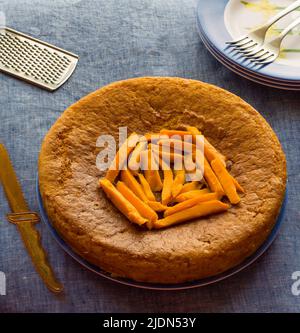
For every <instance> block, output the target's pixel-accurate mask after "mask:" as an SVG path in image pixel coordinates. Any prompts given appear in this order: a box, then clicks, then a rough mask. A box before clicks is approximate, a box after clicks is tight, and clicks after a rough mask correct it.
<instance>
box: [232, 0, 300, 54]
mask: <svg viewBox="0 0 300 333" xmlns="http://www.w3.org/2000/svg"><path fill="white" fill-rule="evenodd" d="M298 7H300V0H297V1H295V2H293V3H292V4H291V5H289V6H288V7H286V8H285V9H283V10H282V11H280V12H279V13H278V14H277V15H275V16H273V17H272V18H270V19H269V20H268V21H267V22H266V23H265V24H263V25H262V26H260V27H258V28H256V29H254V30H251V31H250V32H249V34H247V35H244V36H242V37H240V38H239V39H237V40H234V41H230V42H226V44H229V46H234V47H235V48H234V50H238V51H239V52H238V53H240V52H242V53H243V52H245V51H247V50H249V49H253V48H254V47H259V46H261V45H262V44H263V43H264V41H265V37H266V33H267V31H268V30H269V28H270V27H271V26H272V25H273V24H274V23H276V22H277V21H279V20H280V19H281V18H282V17H284V16H285V15H287V14H289V13H290V12H292V11H293V10H295V9H297V8H298Z"/></svg>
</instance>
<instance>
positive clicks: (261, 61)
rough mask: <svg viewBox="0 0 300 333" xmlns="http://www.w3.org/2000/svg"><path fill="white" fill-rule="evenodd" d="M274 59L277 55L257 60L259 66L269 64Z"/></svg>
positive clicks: (272, 54)
mask: <svg viewBox="0 0 300 333" xmlns="http://www.w3.org/2000/svg"><path fill="white" fill-rule="evenodd" d="M274 57H275V54H274V53H271V54H269V55H268V56H266V57H265V58H263V59H259V60H257V63H259V64H267V63H269V62H270V61H272V60H271V59H272V58H274ZM274 60H275V59H274Z"/></svg>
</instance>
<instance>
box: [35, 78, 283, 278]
mask: <svg viewBox="0 0 300 333" xmlns="http://www.w3.org/2000/svg"><path fill="white" fill-rule="evenodd" d="M185 124H189V125H192V126H196V127H198V128H199V129H200V130H201V131H202V132H203V134H204V135H205V136H206V137H207V138H208V139H209V141H210V142H211V143H212V144H213V145H214V146H215V147H216V148H217V149H218V150H219V151H220V152H222V153H223V154H224V155H226V156H227V158H228V159H229V161H231V163H232V167H231V171H230V172H231V174H232V175H233V176H234V177H236V179H237V180H238V181H239V183H240V184H241V185H242V186H243V188H244V189H245V191H246V193H245V194H244V195H243V197H242V200H241V202H240V203H239V204H238V205H236V206H232V207H231V209H229V210H228V211H226V212H225V213H222V214H218V215H213V216H210V217H207V218H201V219H199V220H193V221H190V222H187V223H185V224H181V225H176V226H173V227H171V228H167V229H161V230H144V229H141V228H140V227H139V226H136V225H134V224H132V223H130V222H129V221H128V220H127V219H126V217H125V216H124V215H123V214H122V213H121V212H119V211H118V210H117V209H116V208H115V207H114V206H113V204H112V203H111V202H110V201H109V200H108V199H107V197H106V196H105V194H104V193H103V192H102V191H101V190H99V187H98V179H99V177H101V176H103V175H104V174H105V172H104V171H103V172H101V171H99V170H98V169H97V167H96V156H97V154H98V152H99V150H100V149H99V148H96V140H97V138H98V137H99V135H101V134H112V135H114V136H115V137H116V139H117V138H118V129H119V127H121V126H128V130H129V133H130V132H133V131H135V132H137V133H146V132H157V131H159V130H160V129H161V128H178V127H180V126H182V125H185ZM39 185H40V191H41V195H42V198H43V203H44V207H45V209H46V212H47V214H48V216H49V219H50V220H51V221H52V223H53V226H54V227H55V229H56V230H57V231H58V232H59V234H60V235H61V236H62V237H63V238H64V239H65V241H66V242H67V243H69V244H70V245H71V247H72V248H73V249H74V250H75V251H76V252H77V253H79V254H80V255H81V256H82V257H84V258H85V259H87V260H88V261H90V262H91V263H93V264H95V265H97V266H99V267H101V268H102V269H104V270H105V271H107V272H109V273H111V274H113V275H115V276H120V277H127V278H131V279H134V280H137V281H145V282H153V283H155V282H157V283H166V284H168V283H169V284H171V283H178V282H184V281H190V280H196V279H200V278H204V277H208V276H213V275H216V274H218V273H221V272H224V271H226V270H228V269H229V268H232V267H234V266H235V265H237V264H239V263H241V262H242V261H243V260H245V259H246V258H247V257H248V256H250V255H251V254H253V253H254V252H255V251H256V250H257V249H258V247H259V246H260V245H261V244H262V243H263V242H264V241H265V240H266V238H267V237H268V235H269V233H270V231H271V230H272V228H273V226H274V223H275V222H276V218H277V216H278V213H279V211H280V207H281V204H282V201H283V197H284V193H285V185H286V162H285V156H284V153H283V151H282V149H281V146H280V143H279V141H278V139H277V137H276V135H275V133H274V132H273V130H272V129H271V127H270V126H269V125H268V124H267V122H266V121H265V120H264V118H263V117H262V116H261V115H260V114H259V113H258V112H257V111H255V110H254V109H253V108H252V107H251V106H250V105H249V104H247V103H246V102H244V101H243V100H242V99H240V98H239V97H237V96H235V95H233V94H231V93H229V92H227V91H225V90H223V89H220V88H217V87H215V86H213V85H209V84H206V83H202V82H199V81H194V80H188V79H181V78H159V77H157V78H150V77H149V78H137V79H130V80H126V81H121V82H116V83H113V84H110V85H108V86H106V87H104V88H101V89H99V90H97V91H95V92H94V93H92V94H90V95H88V96H86V97H84V98H82V99H81V100H80V101H78V102H77V103H75V104H74V105H72V106H70V107H69V108H68V109H67V110H66V111H65V112H64V113H63V114H62V116H61V117H60V118H59V119H58V120H57V122H56V123H55V124H54V125H53V127H52V128H51V130H50V131H49V133H48V134H47V135H46V137H45V140H44V142H43V144H42V148H41V153H40V158H39Z"/></svg>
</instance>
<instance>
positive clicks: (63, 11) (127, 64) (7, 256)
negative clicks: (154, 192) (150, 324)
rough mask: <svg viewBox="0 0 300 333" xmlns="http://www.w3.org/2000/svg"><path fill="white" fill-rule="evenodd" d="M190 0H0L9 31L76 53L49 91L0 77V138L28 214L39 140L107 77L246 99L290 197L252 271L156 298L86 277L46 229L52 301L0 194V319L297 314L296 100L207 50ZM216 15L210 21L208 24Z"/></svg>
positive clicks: (299, 111) (299, 115)
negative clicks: (184, 83) (175, 81)
mask: <svg viewBox="0 0 300 333" xmlns="http://www.w3.org/2000/svg"><path fill="white" fill-rule="evenodd" d="M195 8H196V1H195V0H166V1H162V0H123V1H120V0H98V1H92V0H82V1H79V0H51V1H50V0H48V1H42V0H24V1H22V2H21V1H18V0H0V11H4V12H5V14H6V19H7V25H8V26H10V27H12V28H14V29H16V30H20V31H22V32H24V33H28V34H30V35H32V36H34V37H37V38H40V39H42V40H45V41H47V42H50V43H53V44H55V45H57V46H60V47H62V48H65V49H67V50H69V51H72V52H74V53H77V54H79V56H80V61H79V64H78V67H77V69H76V71H75V73H74V74H73V76H72V77H71V79H70V80H69V81H68V82H67V83H66V84H65V85H64V86H63V87H62V88H60V89H59V90H58V91H56V92H54V93H49V92H47V91H44V90H42V89H39V88H36V87H34V86H31V85H29V84H26V83H23V82H22V81H19V80H16V79H14V78H12V77H9V76H6V75H4V74H0V140H1V141H2V142H3V143H4V144H5V145H6V147H7V149H8V150H9V153H10V154H11V157H12V160H13V163H14V166H15V168H16V171H17V173H18V176H19V178H20V181H21V183H22V187H23V189H24V193H25V195H26V198H27V200H28V202H29V203H30V207H31V209H32V210H37V209H38V208H37V199H36V193H35V181H36V172H37V158H38V153H39V148H40V144H41V141H42V138H43V137H44V135H45V134H46V132H47V131H48V130H49V128H50V127H51V125H52V124H53V123H54V122H55V120H56V119H57V117H58V116H59V115H60V114H61V113H62V112H63V111H64V109H65V108H66V107H67V106H68V105H70V104H72V103H73V102H75V101H76V100H78V99H79V98H80V97H82V96H84V95H86V94H87V93H89V92H91V91H93V90H95V89H97V88H99V87H101V86H103V85H105V84H107V83H110V82H112V81H116V80H121V79H126V78H129V77H136V76H146V75H156V76H157V75H160V76H180V77H185V78H193V79H197V80H202V81H206V82H210V83H213V84H216V85H218V86H220V87H223V88H225V89H228V90H229V91H231V92H233V93H235V94H237V95H239V96H241V97H242V98H244V99H245V100H246V101H248V102H249V103H250V104H252V105H253V106H254V107H255V108H256V109H257V110H259V112H261V114H262V115H263V116H264V117H265V118H266V119H267V120H268V122H269V123H270V124H271V126H272V127H273V128H274V130H275V131H276V133H277V135H278V137H279V139H280V140H281V143H282V145H283V148H284V150H285V152H286V156H287V160H288V172H289V201H288V204H287V211H286V213H287V214H286V217H285V220H284V223H283V225H282V228H281V230H280V233H279V236H278V238H277V240H276V241H275V243H274V244H273V245H272V247H271V248H270V250H269V251H268V252H267V253H266V254H265V255H264V256H263V257H262V258H261V259H259V260H258V261H257V262H256V263H255V264H254V265H252V266H251V267H250V268H248V269H246V270H245V271H243V272H241V273H239V274H238V275H236V276H234V277H231V278H229V279H227V280H225V281H223V282H220V283H218V284H215V285H211V286H208V287H203V288H199V289H196V290H187V291H180V292H178V291H177V292H159V291H157V292H154V291H147V290H139V289H134V288H130V287H126V286H121V285H118V284H115V283H113V282H110V281H107V280H105V279H103V278H100V277H98V276H97V275H95V274H93V273H91V272H89V271H87V270H86V269H84V268H82V267H81V266H80V265H79V264H77V263H76V262H75V261H74V260H73V259H72V258H70V257H69V256H68V255H66V254H65V253H64V252H63V251H62V250H61V249H60V248H59V246H58V245H57V244H56V242H55V240H54V239H53V238H52V236H51V235H50V233H49V231H48V229H47V228H46V226H45V225H43V224H39V226H38V228H39V230H40V232H41V234H42V240H43V244H44V246H45V248H46V249H47V251H48V253H49V258H50V261H51V263H52V265H53V267H54V270H55V272H56V273H57V275H58V277H59V279H60V280H61V281H62V282H63V284H64V286H65V293H64V295H62V296H55V295H53V294H51V293H50V292H49V291H48V290H47V289H46V287H45V286H44V284H43V283H42V282H41V280H40V278H39V276H38V275H37V274H36V272H35V271H34V269H33V266H32V264H31V261H30V259H29V257H28V255H27V253H26V252H25V250H24V246H23V244H22V241H21V239H20V236H19V234H18V232H17V230H16V228H15V226H14V225H11V224H9V223H7V221H6V219H5V214H6V213H7V212H8V211H9V208H8V205H7V202H6V200H5V197H4V194H3V191H2V189H1V188H0V271H2V272H4V273H5V274H6V279H7V295H6V296H0V312H15V311H18V312H37V311H38V312H143V311H145V312H157V311H159V312H170V311H174V312H215V311H216V312H260V311H263V312H273V311H283V312H294V311H297V312H298V311H299V310H300V296H294V295H293V294H292V292H291V286H292V283H293V282H294V281H293V280H292V273H293V272H294V271H299V270H300V260H299V258H300V224H299V207H300V200H299V199H300V196H299V185H300V184H299V183H300V177H299V158H300V149H299V134H300V94H299V92H288V91H280V90H275V89H272V88H267V87H264V86H260V85H258V84H255V83H252V82H250V81H247V80H245V79H243V78H241V77H239V76H237V75H235V74H233V73H231V72H230V71H229V70H227V69H226V68H224V67H223V66H222V65H220V64H219V63H218V62H217V61H216V60H215V59H213V58H212V56H211V55H210V54H209V53H208V52H207V51H206V49H205V47H204V46H203V44H202V43H201V41H200V39H199V37H198V34H197V29H196V23H195ZM212 19H213V18H212Z"/></svg>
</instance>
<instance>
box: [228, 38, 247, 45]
mask: <svg viewBox="0 0 300 333" xmlns="http://www.w3.org/2000/svg"><path fill="white" fill-rule="evenodd" d="M247 38H249V37H248V36H244V37H241V38H240V39H236V40H232V41H230V42H226V44H228V45H236V44H237V43H240V42H242V41H243V40H245V39H247Z"/></svg>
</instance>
